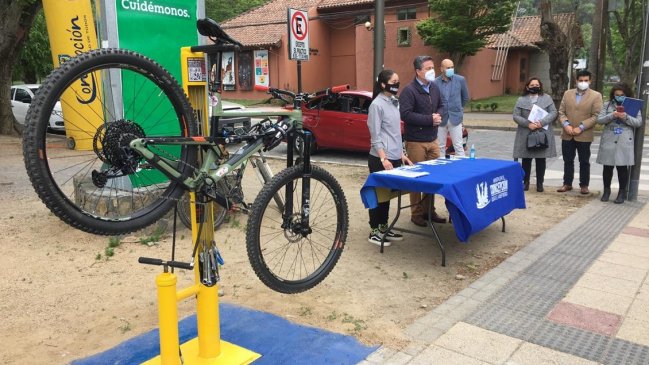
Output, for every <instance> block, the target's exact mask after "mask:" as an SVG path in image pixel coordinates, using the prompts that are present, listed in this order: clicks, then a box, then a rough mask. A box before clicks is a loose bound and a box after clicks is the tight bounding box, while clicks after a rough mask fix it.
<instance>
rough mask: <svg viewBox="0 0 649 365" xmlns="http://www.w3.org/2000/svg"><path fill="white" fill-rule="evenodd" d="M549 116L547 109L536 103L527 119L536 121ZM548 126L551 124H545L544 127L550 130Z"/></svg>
mask: <svg viewBox="0 0 649 365" xmlns="http://www.w3.org/2000/svg"><path fill="white" fill-rule="evenodd" d="M547 116H548V112H547V111H545V110H544V109H543V108H541V107H539V106H538V105H536V104H534V106H532V110H531V111H530V115H528V116H527V120H529V121H530V122H535V121H537V120H541V119H543V118H545V117H547ZM548 127H549V125H546V126H543V129H545V130H548Z"/></svg>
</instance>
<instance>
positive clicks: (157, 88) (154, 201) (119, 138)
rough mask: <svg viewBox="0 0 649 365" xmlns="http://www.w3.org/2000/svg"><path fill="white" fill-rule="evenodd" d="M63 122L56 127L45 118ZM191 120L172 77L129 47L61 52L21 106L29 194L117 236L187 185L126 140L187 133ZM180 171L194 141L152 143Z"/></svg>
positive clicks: (187, 167)
mask: <svg viewBox="0 0 649 365" xmlns="http://www.w3.org/2000/svg"><path fill="white" fill-rule="evenodd" d="M57 123H58V125H59V126H60V125H61V124H62V125H63V128H64V131H62V132H60V133H58V134H55V133H51V132H52V125H56V124H57ZM195 134H196V122H195V119H194V115H193V112H192V109H191V107H190V106H189V102H188V101H187V97H186V96H185V94H184V93H183V91H182V89H181V88H180V86H179V85H178V83H177V82H176V81H175V80H174V78H173V77H172V76H171V75H170V74H169V73H168V72H167V71H166V70H164V69H163V68H162V67H161V66H160V65H158V64H156V63H155V62H154V61H152V60H150V59H148V58H146V57H144V56H142V55H139V54H137V53H134V52H130V51H125V50H118V49H99V50H94V51H91V52H89V53H84V54H81V55H79V56H77V57H74V58H72V59H70V60H68V61H66V62H65V63H64V64H63V65H62V66H61V67H60V68H59V69H57V70H55V71H54V72H53V73H52V74H50V76H48V78H47V79H46V80H45V82H44V83H43V85H42V86H41V87H40V88H39V89H38V91H37V93H36V96H35V98H34V100H33V102H32V104H31V106H30V108H29V111H28V113H27V118H26V123H25V130H24V134H23V140H24V143H23V155H24V159H25V167H26V168H27V174H28V175H29V178H30V180H31V182H32V185H33V186H34V189H35V190H36V193H37V194H38V196H39V197H40V198H41V200H42V201H43V202H44V203H45V204H46V205H47V207H48V208H49V209H50V210H51V211H52V212H53V213H54V214H55V215H56V216H58V217H59V218H60V219H62V220H63V221H65V222H66V223H68V224H70V225H72V226H73V227H76V228H79V229H81V230H84V231H86V232H90V233H95V234H104V235H118V234H125V233H129V232H132V231H135V230H138V229H141V228H144V227H146V226H148V225H150V224H151V223H153V222H155V221H156V220H158V219H159V218H161V217H162V216H163V215H164V214H165V213H167V212H168V211H169V210H170V209H171V208H172V207H173V206H174V204H176V201H177V200H178V198H180V196H181V195H182V193H183V191H184V189H183V186H182V184H180V183H178V182H176V181H175V180H170V179H169V178H168V177H166V175H164V174H162V173H161V172H160V171H158V170H157V169H155V168H153V167H152V166H151V165H150V164H148V163H146V161H145V160H143V159H142V158H141V157H140V156H139V154H137V153H136V152H135V151H134V150H132V149H131V148H130V145H129V143H130V142H131V141H132V140H134V139H137V138H145V137H189V136H192V135H195ZM149 148H150V149H151V150H152V151H153V152H154V153H156V154H157V155H158V156H160V157H161V158H163V159H165V160H166V161H168V162H169V163H170V164H172V165H173V166H175V169H176V170H177V171H178V172H179V173H180V175H181V179H184V178H186V177H188V176H190V174H191V173H192V171H193V169H194V168H195V164H196V155H197V153H196V149H197V148H196V146H187V145H182V146H181V145H166V146H153V145H152V146H149Z"/></svg>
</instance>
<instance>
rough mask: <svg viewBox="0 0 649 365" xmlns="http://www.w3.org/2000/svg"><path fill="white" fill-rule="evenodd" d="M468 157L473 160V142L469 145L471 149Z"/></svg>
mask: <svg viewBox="0 0 649 365" xmlns="http://www.w3.org/2000/svg"><path fill="white" fill-rule="evenodd" d="M469 158H470V159H472V160H474V159H475V144H472V145H471V151H470V152H469Z"/></svg>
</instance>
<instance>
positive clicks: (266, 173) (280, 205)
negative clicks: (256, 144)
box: [255, 158, 284, 211]
mask: <svg viewBox="0 0 649 365" xmlns="http://www.w3.org/2000/svg"><path fill="white" fill-rule="evenodd" d="M255 166H257V168H258V169H259V173H260V174H261V177H262V179H264V185H266V184H268V183H269V182H270V181H271V180H272V179H273V174H272V173H271V172H270V170H269V169H267V168H266V164H264V162H263V161H262V159H261V158H255ZM273 200H274V201H275V205H277V209H278V210H279V211H283V210H284V200H283V199H282V197H281V196H280V195H279V194H275V195H273Z"/></svg>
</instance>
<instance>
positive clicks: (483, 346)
mask: <svg viewBox="0 0 649 365" xmlns="http://www.w3.org/2000/svg"><path fill="white" fill-rule="evenodd" d="M521 342H522V341H521V340H519V339H516V338H512V337H509V336H505V335H502V334H499V333H496V332H492V331H488V330H485V329H482V328H479V327H476V326H472V325H470V324H467V323H464V322H460V323H458V324H456V325H455V326H453V327H452V328H451V329H450V330H449V331H448V332H446V333H445V334H444V335H442V336H441V337H440V338H438V339H437V340H436V341H435V343H434V344H435V345H437V346H440V347H444V348H446V349H449V350H452V351H455V352H458V353H461V354H464V355H467V356H469V357H472V358H474V359H479V360H482V361H486V362H490V363H495V364H501V363H503V362H504V361H505V360H507V359H508V358H509V356H511V354H512V353H513V352H514V351H515V350H516V348H517V347H518V346H519V345H520V344H521Z"/></svg>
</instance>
